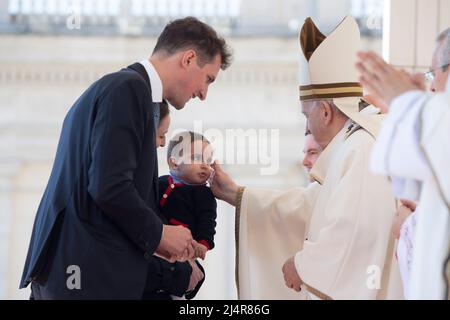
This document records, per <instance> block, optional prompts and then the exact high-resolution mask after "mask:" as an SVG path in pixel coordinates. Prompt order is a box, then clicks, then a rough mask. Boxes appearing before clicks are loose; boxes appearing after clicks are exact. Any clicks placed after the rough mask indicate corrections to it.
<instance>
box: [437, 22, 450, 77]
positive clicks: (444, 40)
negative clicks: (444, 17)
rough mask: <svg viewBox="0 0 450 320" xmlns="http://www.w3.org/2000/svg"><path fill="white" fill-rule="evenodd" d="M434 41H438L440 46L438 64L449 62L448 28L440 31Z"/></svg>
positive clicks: (449, 30) (449, 34) (449, 35)
mask: <svg viewBox="0 0 450 320" xmlns="http://www.w3.org/2000/svg"><path fill="white" fill-rule="evenodd" d="M436 42H437V43H438V45H439V48H440V49H439V51H440V52H439V55H438V57H437V60H438V61H437V62H438V65H439V66H445V65H447V64H449V63H450V28H447V29H445V30H444V31H442V32H441V33H440V34H439V36H438V37H437V39H436ZM447 68H448V67H447ZM444 71H445V70H444Z"/></svg>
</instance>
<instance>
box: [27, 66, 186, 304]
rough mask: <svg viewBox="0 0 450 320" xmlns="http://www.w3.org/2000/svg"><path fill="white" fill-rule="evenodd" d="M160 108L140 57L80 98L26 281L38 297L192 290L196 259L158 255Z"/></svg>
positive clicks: (40, 214)
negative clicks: (156, 120)
mask: <svg viewBox="0 0 450 320" xmlns="http://www.w3.org/2000/svg"><path fill="white" fill-rule="evenodd" d="M154 108H155V104H154V103H153V102H152V98H151V86H150V81H149V78H148V75H147V73H146V71H145V69H144V67H143V66H142V65H141V64H139V63H135V64H133V65H131V66H129V67H128V68H125V69H122V70H120V71H119V72H116V73H112V74H109V75H106V76H104V77H103V78H101V79H100V80H98V81H96V82H95V83H93V84H92V85H91V86H90V87H89V88H88V89H87V90H86V91H85V92H84V93H83V94H82V95H81V97H80V98H79V99H78V100H77V101H76V102H75V104H74V105H73V106H72V108H71V109H70V111H69V112H68V114H67V116H66V118H65V120H64V124H63V127H62V132H61V136H60V140H59V144H58V149H57V153H56V158H55V162H54V165H53V169H52V172H51V176H50V179H49V181H48V184H47V187H46V190H45V193H44V195H43V197H42V200H41V203H40V205H39V209H38V211H37V214H36V219H35V222H34V227H33V233H32V237H31V241H30V246H29V249H28V255H27V259H26V263H25V268H24V271H23V276H22V280H21V283H20V287H21V288H23V287H26V286H27V285H28V284H29V283H30V282H33V287H35V288H36V289H37V291H38V294H39V297H38V298H50V299H51V298H57V299H140V298H142V296H143V293H144V291H149V290H150V291H152V290H155V292H159V291H160V290H164V291H165V292H170V293H173V294H177V295H181V294H183V293H184V291H185V289H186V288H187V286H188V283H189V278H190V273H191V270H192V269H191V267H190V266H189V264H188V263H187V262H185V263H178V262H177V263H175V264H169V263H168V262H166V261H164V260H162V259H159V258H156V257H154V256H153V255H152V254H153V252H154V251H155V249H156V248H157V246H158V244H159V242H160V239H161V234H162V221H161V219H160V218H159V216H158V215H159V213H158V180H157V179H158V166H157V157H156V145H155V125H154V122H153V117H154V114H153V111H154ZM72 265H75V266H77V267H79V270H80V285H81V288H80V289H77V288H74V289H73V288H72V289H70V287H71V286H70V285H69V286H68V285H67V283H68V282H71V281H73V278H70V279H69V277H70V276H71V275H73V274H74V273H73V271H71V270H73V269H69V270H68V268H69V267H70V266H72ZM68 271H69V272H68ZM146 284H147V285H146ZM152 286H154V287H153V288H152ZM33 287H32V288H33Z"/></svg>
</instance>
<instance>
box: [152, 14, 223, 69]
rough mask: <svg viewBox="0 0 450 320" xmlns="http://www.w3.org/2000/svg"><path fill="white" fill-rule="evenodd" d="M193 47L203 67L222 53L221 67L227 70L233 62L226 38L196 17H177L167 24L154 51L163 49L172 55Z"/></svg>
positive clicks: (199, 63)
mask: <svg viewBox="0 0 450 320" xmlns="http://www.w3.org/2000/svg"><path fill="white" fill-rule="evenodd" d="M188 49H193V50H195V52H196V53H197V55H198V57H199V58H198V65H199V66H200V67H203V66H204V65H205V64H207V63H210V62H211V61H212V60H213V59H214V58H215V57H216V55H217V54H220V57H221V65H220V68H221V69H222V70H225V69H226V68H228V67H229V66H230V64H231V52H230V49H229V48H228V46H227V44H226V43H225V40H224V39H223V38H221V37H219V36H218V35H217V32H216V31H215V30H214V29H213V28H211V27H210V26H208V25H207V24H206V23H203V22H201V21H200V20H198V19H196V18H194V17H186V18H183V19H177V20H174V21H172V22H170V23H169V24H167V25H166V27H165V28H164V30H163V31H162V33H161V34H160V36H159V37H158V41H157V42H156V46H155V49H154V50H153V53H156V52H159V51H163V52H165V53H167V54H168V55H172V54H174V53H176V52H179V51H181V50H188Z"/></svg>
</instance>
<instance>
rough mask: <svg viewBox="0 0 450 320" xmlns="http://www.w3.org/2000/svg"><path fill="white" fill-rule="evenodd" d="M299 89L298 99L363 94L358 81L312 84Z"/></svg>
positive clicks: (359, 95) (345, 96)
mask: <svg viewBox="0 0 450 320" xmlns="http://www.w3.org/2000/svg"><path fill="white" fill-rule="evenodd" d="M299 89H300V101H305V100H318V99H331V98H347V97H362V96H363V88H362V86H361V85H360V84H359V83H358V82H341V83H325V84H312V85H308V86H300V87H299Z"/></svg>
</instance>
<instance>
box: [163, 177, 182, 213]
mask: <svg viewBox="0 0 450 320" xmlns="http://www.w3.org/2000/svg"><path fill="white" fill-rule="evenodd" d="M168 181H169V186H168V187H167V189H166V191H164V193H163V195H162V197H161V200H159V205H160V206H161V207H162V206H163V205H164V204H165V203H166V201H167V198H169V195H170V193H171V192H172V190H173V189H175V188H176V187H179V186H182V185H183V184H182V183H173V179H172V177H171V176H169V179H168Z"/></svg>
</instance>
